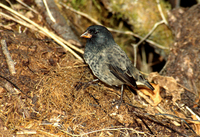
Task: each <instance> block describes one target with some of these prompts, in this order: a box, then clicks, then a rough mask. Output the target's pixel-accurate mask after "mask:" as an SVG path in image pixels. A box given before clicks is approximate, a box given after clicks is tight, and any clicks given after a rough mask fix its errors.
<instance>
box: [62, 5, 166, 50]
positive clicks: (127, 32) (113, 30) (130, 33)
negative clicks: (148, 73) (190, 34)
mask: <svg viewBox="0 0 200 137" xmlns="http://www.w3.org/2000/svg"><path fill="white" fill-rule="evenodd" d="M60 4H61V5H63V6H64V7H65V8H66V9H69V10H71V11H73V12H74V13H76V14H79V15H81V16H83V17H85V18H87V19H88V20H90V21H91V22H93V23H95V24H97V25H102V24H101V23H99V22H98V21H97V20H95V19H93V18H92V17H90V16H89V15H87V14H85V13H83V12H80V11H77V10H75V9H73V8H71V7H69V6H66V5H65V4H64V3H62V2H60ZM107 29H108V30H109V31H112V32H116V33H121V34H126V35H132V36H134V37H137V38H139V39H143V37H141V36H139V35H137V34H135V33H133V32H131V31H121V30H116V29H113V28H109V27H107ZM145 40H146V41H147V42H148V43H150V44H151V45H154V46H156V47H158V48H160V49H169V48H166V47H163V46H161V45H160V44H158V43H155V42H154V41H152V40H149V39H145Z"/></svg>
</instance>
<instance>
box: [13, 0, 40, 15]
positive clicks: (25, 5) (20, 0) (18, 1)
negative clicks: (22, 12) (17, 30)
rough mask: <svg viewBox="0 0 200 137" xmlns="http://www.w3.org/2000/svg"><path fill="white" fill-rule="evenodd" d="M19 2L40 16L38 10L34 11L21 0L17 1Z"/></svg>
mask: <svg viewBox="0 0 200 137" xmlns="http://www.w3.org/2000/svg"><path fill="white" fill-rule="evenodd" d="M16 1H17V2H19V3H20V4H21V5H23V6H24V7H26V8H28V9H29V10H31V11H33V12H34V13H36V14H39V13H38V12H37V11H36V10H34V9H33V8H31V7H30V6H28V5H27V4H26V3H24V2H22V1H21V0H16Z"/></svg>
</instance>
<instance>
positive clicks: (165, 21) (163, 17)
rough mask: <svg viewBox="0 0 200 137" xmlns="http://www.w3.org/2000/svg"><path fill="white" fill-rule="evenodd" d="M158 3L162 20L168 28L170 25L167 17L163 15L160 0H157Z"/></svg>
mask: <svg viewBox="0 0 200 137" xmlns="http://www.w3.org/2000/svg"><path fill="white" fill-rule="evenodd" d="M156 2H157V6H158V10H159V12H160V15H161V17H162V19H163V21H164V23H165V25H167V26H168V25H169V24H168V22H167V20H166V18H165V16H164V14H163V11H162V8H161V5H160V0H156Z"/></svg>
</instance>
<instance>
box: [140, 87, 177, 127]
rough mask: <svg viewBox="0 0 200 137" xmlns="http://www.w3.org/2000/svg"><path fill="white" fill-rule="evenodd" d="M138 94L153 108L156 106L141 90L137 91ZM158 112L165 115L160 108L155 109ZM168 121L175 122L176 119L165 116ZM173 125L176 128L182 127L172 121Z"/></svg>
mask: <svg viewBox="0 0 200 137" xmlns="http://www.w3.org/2000/svg"><path fill="white" fill-rule="evenodd" d="M137 93H138V95H139V96H140V97H142V98H144V99H145V100H146V101H147V102H148V103H149V104H150V105H151V106H155V105H154V102H153V101H152V100H151V99H149V98H148V97H147V96H146V95H144V94H143V93H142V92H141V91H140V90H137ZM154 108H155V109H156V110H157V111H158V112H160V113H161V114H165V112H164V111H163V110H162V109H161V108H160V107H158V106H156V107H154ZM165 117H167V118H168V119H171V120H174V118H172V117H170V116H165ZM172 123H173V124H174V125H176V126H180V124H179V123H178V122H177V121H172Z"/></svg>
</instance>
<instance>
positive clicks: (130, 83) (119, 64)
mask: <svg viewBox="0 0 200 137" xmlns="http://www.w3.org/2000/svg"><path fill="white" fill-rule="evenodd" d="M81 37H83V38H86V39H87V42H86V45H85V50H84V55H83V58H84V60H85V62H86V63H87V64H88V65H89V68H90V69H91V71H92V73H93V74H94V75H95V76H96V77H97V78H98V79H99V80H101V81H102V82H104V83H106V84H108V85H110V86H117V87H119V86H121V101H123V91H124V85H126V86H127V87H129V89H138V84H140V85H141V84H142V85H145V86H147V87H148V88H149V89H150V90H152V91H153V90H154V87H153V86H152V85H151V84H150V83H149V82H148V81H147V80H146V79H145V78H144V76H143V75H142V74H141V73H140V71H139V70H138V69H137V68H136V67H134V66H133V64H132V62H131V60H130V59H129V58H128V56H127V54H126V53H125V52H124V51H123V50H122V49H121V48H120V46H119V45H118V44H117V43H116V42H115V41H114V38H113V36H112V34H111V32H110V31H109V30H108V29H107V28H106V27H104V26H101V25H92V26H89V27H88V28H87V29H86V31H85V32H84V33H83V34H82V35H81Z"/></svg>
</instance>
